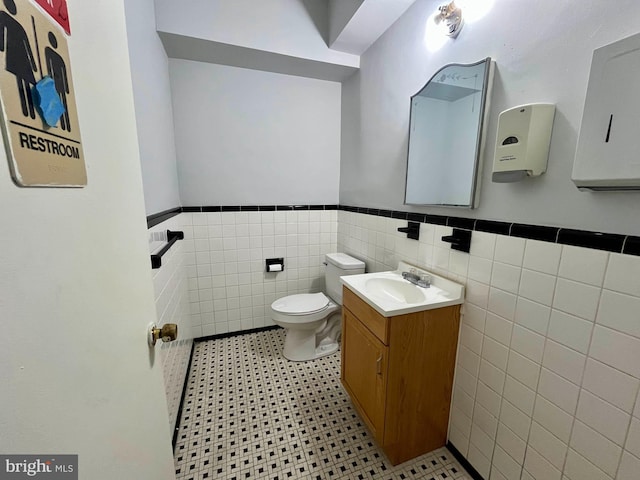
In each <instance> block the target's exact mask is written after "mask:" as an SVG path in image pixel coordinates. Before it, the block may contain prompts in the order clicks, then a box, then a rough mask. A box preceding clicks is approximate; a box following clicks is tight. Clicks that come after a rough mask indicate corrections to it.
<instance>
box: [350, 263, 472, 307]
mask: <svg viewBox="0 0 640 480" xmlns="http://www.w3.org/2000/svg"><path fill="white" fill-rule="evenodd" d="M412 268H415V269H416V270H417V271H418V275H420V274H422V273H426V274H428V275H430V276H431V286H430V287H429V288H423V287H418V286H417V285H414V284H412V283H411V282H409V281H408V280H405V279H404V278H402V272H408V271H409V270H410V269H412ZM340 280H341V281H342V283H343V284H344V285H346V286H347V287H348V288H349V289H350V290H351V291H352V292H354V293H355V294H356V295H358V296H359V297H360V298H362V299H363V300H364V301H365V302H367V304H369V305H371V307H373V308H374V309H375V310H376V311H377V312H378V313H380V315H382V316H384V317H394V316H396V315H404V314H407V313H415V312H421V311H424V310H433V309H436V308H442V307H449V306H451V305H460V304H462V303H463V302H464V286H462V285H460V284H459V283H456V282H452V281H451V280H448V279H446V278H444V277H440V276H439V275H436V274H434V273H432V272H430V271H428V270H424V269H421V268H419V267H416V266H414V265H410V264H408V263H405V262H400V263H399V264H398V269H397V270H395V271H388V272H378V273H363V274H361V275H348V276H344V277H341V278H340Z"/></svg>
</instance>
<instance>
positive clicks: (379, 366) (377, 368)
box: [376, 354, 382, 375]
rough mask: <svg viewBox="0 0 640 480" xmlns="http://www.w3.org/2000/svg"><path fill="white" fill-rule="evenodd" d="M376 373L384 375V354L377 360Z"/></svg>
mask: <svg viewBox="0 0 640 480" xmlns="http://www.w3.org/2000/svg"><path fill="white" fill-rule="evenodd" d="M376 373H377V374H378V375H382V354H380V356H379V357H378V359H377V360H376Z"/></svg>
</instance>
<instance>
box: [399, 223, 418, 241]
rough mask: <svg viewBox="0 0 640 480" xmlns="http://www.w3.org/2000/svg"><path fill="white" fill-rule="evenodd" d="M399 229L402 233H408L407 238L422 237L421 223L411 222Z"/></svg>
mask: <svg viewBox="0 0 640 480" xmlns="http://www.w3.org/2000/svg"><path fill="white" fill-rule="evenodd" d="M398 231H399V232H402V233H406V234H407V238H411V239H413V240H418V239H419V238H420V223H418V222H409V224H408V225H407V226H406V227H400V228H399V229H398Z"/></svg>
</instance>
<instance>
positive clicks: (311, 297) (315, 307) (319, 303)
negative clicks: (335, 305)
mask: <svg viewBox="0 0 640 480" xmlns="http://www.w3.org/2000/svg"><path fill="white" fill-rule="evenodd" d="M328 306H329V298H328V297H327V296H326V295H325V294H324V293H300V294H297V295H288V296H286V297H282V298H279V299H278V300H276V301H275V302H273V303H272V304H271V308H272V309H273V310H274V311H276V312H278V313H282V314H285V315H309V314H312V313H317V312H321V311H323V310H325V309H326V308H327V307H328Z"/></svg>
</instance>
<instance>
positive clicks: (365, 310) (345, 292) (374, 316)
mask: <svg viewBox="0 0 640 480" xmlns="http://www.w3.org/2000/svg"><path fill="white" fill-rule="evenodd" d="M342 305H343V306H344V307H345V308H347V309H349V310H350V311H351V313H353V314H354V315H355V316H356V317H357V318H358V319H359V320H360V321H361V322H362V323H363V324H364V325H365V326H366V327H367V328H368V329H369V330H370V331H371V333H373V334H374V335H375V336H376V337H378V339H379V340H380V341H381V342H382V343H384V344H385V345H389V319H388V318H386V317H383V316H382V315H380V314H379V313H378V312H376V311H375V310H374V309H373V308H372V307H371V306H370V305H369V304H368V303H366V302H365V301H364V300H362V299H361V298H360V297H358V295H356V294H355V293H353V292H352V291H351V290H349V289H348V288H347V287H343V288H342Z"/></svg>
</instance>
